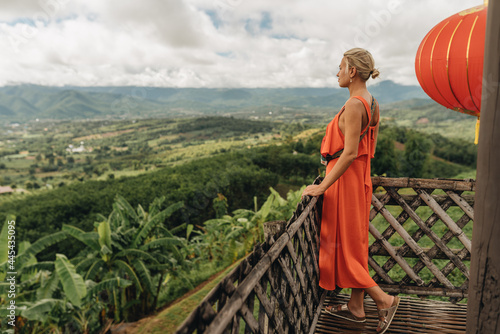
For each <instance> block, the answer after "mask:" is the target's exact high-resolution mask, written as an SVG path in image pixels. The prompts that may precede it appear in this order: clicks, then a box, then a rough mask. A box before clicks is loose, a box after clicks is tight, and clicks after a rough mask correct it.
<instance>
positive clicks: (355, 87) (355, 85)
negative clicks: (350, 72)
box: [347, 77, 368, 97]
mask: <svg viewBox="0 0 500 334" xmlns="http://www.w3.org/2000/svg"><path fill="white" fill-rule="evenodd" d="M347 88H348V89H349V97H353V96H359V95H363V94H364V93H366V92H367V91H368V89H366V81H363V80H361V79H359V78H357V77H356V78H355V79H354V80H353V81H352V82H351V83H350V84H349V86H348V87H347Z"/></svg>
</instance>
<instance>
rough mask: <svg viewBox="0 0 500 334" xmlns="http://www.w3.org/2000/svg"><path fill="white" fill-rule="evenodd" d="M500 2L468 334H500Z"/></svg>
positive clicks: (485, 113)
mask: <svg viewBox="0 0 500 334" xmlns="http://www.w3.org/2000/svg"><path fill="white" fill-rule="evenodd" d="M499 17H500V0H492V1H490V2H489V8H488V18H487V23H486V41H485V56H484V71H483V92H482V100H481V130H480V133H479V148H478V161H477V188H476V200H475V209H474V218H475V221H474V232H473V241H472V257H471V270H470V285H469V300H468V305H467V334H472V333H488V334H490V333H491V334H495V333H497V334H498V333H500V241H499V240H500V91H499V81H500V20H499V19H498V18H499Z"/></svg>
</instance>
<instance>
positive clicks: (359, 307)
mask: <svg viewBox="0 0 500 334" xmlns="http://www.w3.org/2000/svg"><path fill="white" fill-rule="evenodd" d="M364 299H365V292H364V290H363V289H356V288H353V289H352V291H351V299H350V300H349V302H348V303H347V306H349V310H350V311H351V313H352V314H354V315H355V316H357V317H360V318H362V317H364V316H365V308H364V305H363V301H364Z"/></svg>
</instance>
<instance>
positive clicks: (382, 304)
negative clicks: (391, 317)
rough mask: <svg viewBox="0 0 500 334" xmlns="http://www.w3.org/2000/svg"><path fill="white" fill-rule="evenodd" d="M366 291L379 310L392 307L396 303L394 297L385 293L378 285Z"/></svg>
mask: <svg viewBox="0 0 500 334" xmlns="http://www.w3.org/2000/svg"><path fill="white" fill-rule="evenodd" d="M353 290H354V289H353ZM364 290H365V291H366V293H367V294H369V295H370V297H372V299H373V300H374V301H375V303H376V304H377V308H378V309H379V310H382V309H385V308H389V307H391V306H392V303H393V302H394V296H391V295H388V294H387V293H385V292H384V291H383V290H382V289H381V288H380V287H379V286H378V285H376V286H374V287H372V288H368V289H364Z"/></svg>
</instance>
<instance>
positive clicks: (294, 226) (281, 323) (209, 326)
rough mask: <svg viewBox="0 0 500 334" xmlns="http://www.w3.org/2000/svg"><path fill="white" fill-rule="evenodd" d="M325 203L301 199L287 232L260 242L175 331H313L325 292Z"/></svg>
mask: <svg viewBox="0 0 500 334" xmlns="http://www.w3.org/2000/svg"><path fill="white" fill-rule="evenodd" d="M320 203H321V198H312V199H310V201H309V199H305V200H304V201H302V202H301V203H299V205H298V207H297V210H296V211H295V213H294V215H293V217H292V218H291V219H290V220H289V221H288V222H287V223H286V228H284V229H283V230H284V231H281V232H280V233H278V234H275V235H268V237H267V241H266V242H265V243H263V244H262V245H257V246H256V247H255V248H254V251H253V252H252V254H250V255H249V256H248V257H247V258H245V259H244V260H243V261H242V262H241V263H240V264H239V265H238V267H236V268H235V269H234V270H233V271H232V272H231V273H229V274H228V275H227V276H226V277H225V278H224V279H223V280H222V281H221V282H220V283H219V284H218V285H217V286H216V287H215V288H214V289H213V290H212V291H211V292H210V293H209V294H208V295H207V296H206V297H205V298H204V299H203V301H202V302H201V303H200V304H199V306H198V307H197V308H196V309H195V310H194V311H193V312H192V313H191V315H190V316H189V317H188V318H187V319H186V320H185V321H184V323H183V324H182V325H181V326H180V327H179V328H178V329H177V332H176V333H178V334H185V333H195V332H196V333H240V330H244V333H309V332H310V331H311V333H312V330H313V329H314V327H315V322H317V320H318V318H319V315H320V312H321V305H322V304H323V300H324V299H325V296H326V293H325V291H322V290H321V289H320V287H319V285H318V281H319V267H318V260H317V259H318V251H319V249H318V246H319V231H318V228H319V225H318V222H319V221H321V218H320V214H321V210H318V208H321V205H320ZM281 225H282V226H283V227H285V224H281Z"/></svg>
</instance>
